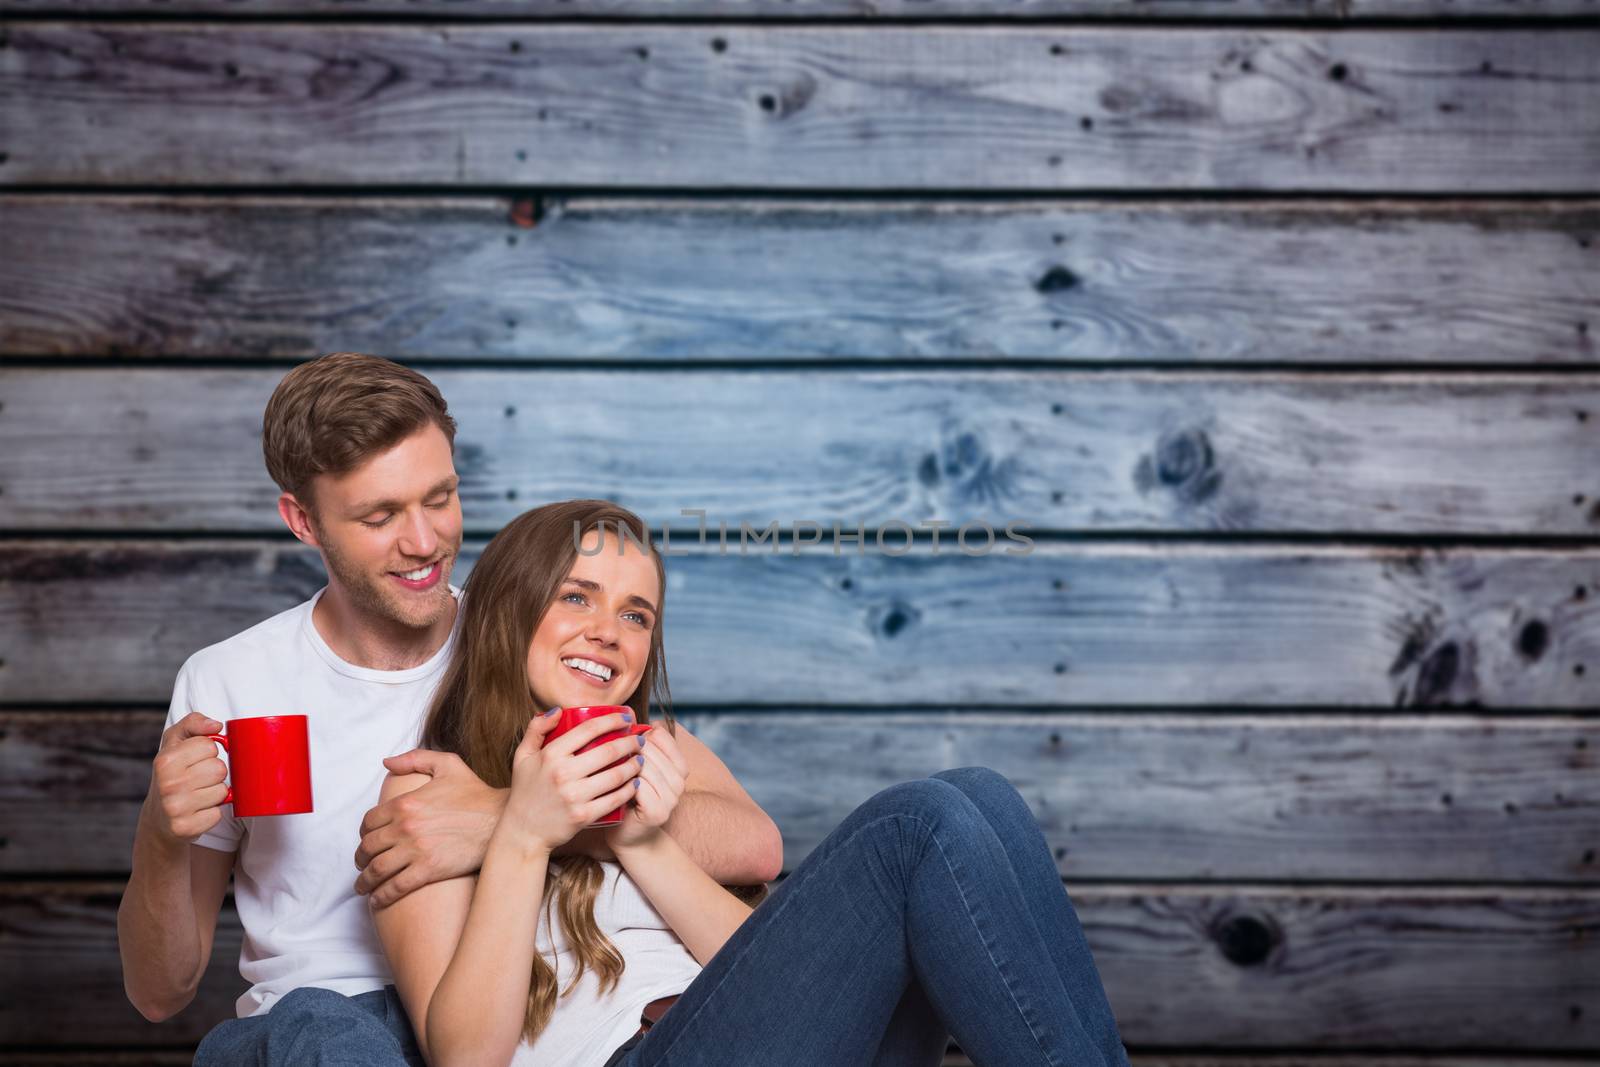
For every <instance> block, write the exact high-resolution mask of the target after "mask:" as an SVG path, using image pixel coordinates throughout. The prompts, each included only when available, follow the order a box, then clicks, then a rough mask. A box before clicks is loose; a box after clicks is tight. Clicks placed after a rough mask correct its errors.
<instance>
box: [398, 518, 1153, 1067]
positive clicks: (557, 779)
mask: <svg viewBox="0 0 1600 1067" xmlns="http://www.w3.org/2000/svg"><path fill="white" fill-rule="evenodd" d="M580 549H581V551H580ZM665 591H666V582H665V577H664V569H663V565H662V561H661V558H660V556H659V555H658V554H657V553H656V551H655V549H654V547H653V546H652V545H650V540H649V533H648V530H647V529H646V527H645V526H644V524H643V523H642V522H641V521H640V520H639V519H638V517H637V516H635V515H633V514H632V513H631V512H628V511H626V510H624V509H622V508H619V507H617V506H615V505H612V504H609V503H607V502H605V501H593V500H579V501H569V502H566V503H563V504H553V505H549V506H547V507H543V508H538V509H536V510H534V511H531V512H528V513H526V514H524V515H522V516H520V517H519V518H517V519H516V520H514V521H513V522H512V523H510V524H509V525H507V526H506V527H505V529H503V530H502V531H501V532H500V533H499V534H498V535H496V537H495V538H494V540H493V541H492V542H490V544H489V546H488V547H487V548H486V549H485V550H484V553H483V556H482V558H481V559H480V560H479V562H478V563H477V565H476V566H475V567H474V569H473V573H472V576H471V578H470V580H469V581H468V585H467V593H466V595H465V597H464V600H463V607H462V613H463V616H462V620H461V630H460V633H459V636H458V638H457V641H458V643H457V646H456V649H455V652H454V658H453V659H452V662H451V666H450V668H449V670H448V672H447V674H446V676H445V678H444V680H443V682H441V684H440V691H439V694H438V696H437V697H436V699H435V704H434V707H433V709H432V711H431V712H430V714H429V718H428V724H427V727H426V728H425V731H424V743H425V744H427V745H429V746H430V747H436V748H444V749H449V750H452V751H455V752H457V753H459V754H460V755H461V756H462V758H463V760H464V761H465V762H466V763H467V764H468V766H470V767H472V769H473V770H474V771H476V772H477V773H478V775H479V776H480V777H482V778H483V779H484V780H485V781H486V782H488V783H489V784H491V785H496V786H500V787H505V786H509V787H510V797H509V800H508V802H507V804H506V809H505V813H504V814H503V815H502V817H501V819H500V822H499V825H498V826H497V828H496V829H495V831H494V836H493V838H492V840H491V842H490V845H489V849H488V853H487V855H486V856H485V859H484V862H483V866H482V869H481V870H480V871H479V873H478V875H477V876H476V878H460V879H455V880H452V881H447V882H441V883H436V884H434V885H430V886H427V887H425V888H424V889H420V890H417V891H416V892H413V893H412V894H411V895H410V896H407V897H405V898H404V899H402V900H401V901H400V902H398V903H396V904H394V905H392V906H390V907H389V908H387V909H384V910H382V911H379V912H376V913H375V918H376V922H377V928H378V933H379V936H380V938H381V939H382V941H383V945H384V948H385V951H386V952H387V953H388V955H389V958H390V961H391V963H392V964H393V967H394V972H395V983H396V986H397V988H398V990H399V993H400V996H401V999H402V1000H403V1001H404V1003H405V1006H406V1010H407V1012H408V1014H409V1015H410V1018H411V1021H412V1025H413V1028H414V1029H415V1031H416V1036H417V1040H418V1043H419V1045H420V1047H421V1049H422V1051H423V1054H424V1056H425V1057H426V1058H427V1060H428V1062H429V1063H430V1064H431V1065H432V1067H447V1065H448V1067H454V1065H456V1064H493V1065H504V1064H507V1063H516V1064H528V1065H532V1064H539V1065H541V1067H600V1065H602V1064H604V1065H606V1067H642V1065H645V1064H652V1065H653V1064H671V1065H675V1067H676V1065H689V1064H693V1065H713V1064H739V1065H759V1064H788V1063H794V1064H807V1065H810V1064H827V1065H830V1067H832V1065H845V1064H863V1065H865V1064H877V1065H885V1067H887V1065H899V1064H907V1065H909V1064H924V1065H931V1064H937V1063H939V1062H940V1059H941V1058H942V1055H943V1052H944V1049H945V1046H946V1044H947V1042H948V1039H949V1036H950V1035H951V1034H953V1035H954V1036H955V1038H956V1040H957V1041H958V1042H959V1043H960V1045H961V1047H962V1049H963V1050H964V1051H965V1052H966V1053H967V1055H968V1056H970V1057H971V1058H972V1059H973V1060H974V1062H976V1063H979V1064H993V1065H999V1067H1013V1065H1024V1064H1053V1065H1073V1067H1078V1065H1094V1067H1100V1065H1107V1067H1109V1065H1114V1064H1126V1063H1127V1056H1126V1053H1125V1052H1124V1050H1123V1047H1122V1042H1121V1040H1120V1038H1119V1037H1118V1035H1117V1029H1116V1023H1115V1021H1114V1020H1113V1018H1112V1015H1111V1010H1110V1007H1109V1006H1108V1005H1107V1003H1106V999H1105V994H1104V991H1103V990H1102V989H1101V986H1100V980H1099V976H1098V974H1097V973H1096V971H1095V967H1094V962H1093V960H1092V958H1091V956H1090V953H1089V948H1088V945H1087V944H1086V943H1085V941H1084V938H1083V932H1082V929H1081V928H1080V926H1079V924H1078V920H1077V916H1076V914H1075V913H1074V911H1073V908H1072V905H1071V903H1070V901H1069V900H1068V899H1067V896H1066V893H1065V891H1064V890H1063V889H1062V886H1061V881H1060V878H1059V876H1058V874H1057V872H1056V868H1055V864H1054V862H1053V860H1052V859H1051V856H1050V852H1049V849H1048V847H1047V846H1046V844H1045V842H1044V838H1043V836H1042V835H1041V834H1040V832H1039V829H1038V827H1037V825H1036V824H1035V823H1034V821H1033V818H1032V815H1031V814H1030V813H1029V811H1028V808H1027V805H1026V804H1025V803H1023V801H1022V799H1021V798H1020V797H1019V796H1018V795H1017V793H1016V791H1015V790H1014V789H1012V788H1011V787H1010V786H1009V785H1008V784H1007V783H1006V782H1005V780H1004V779H1003V778H1001V777H1000V776H999V775H997V774H994V773H993V772H992V771H987V770H984V769H982V768H963V769H961V770H956V771H946V772H943V773H941V774H939V775H935V776H934V777H933V778H931V779H924V780H922V781H918V782H907V783H903V784H901V785H897V786H892V787H890V788H889V789H886V790H884V791H883V792H881V793H879V794H878V795H877V796H875V797H873V798H872V799H871V800H869V801H867V802H866V803H865V804H863V805H862V806H861V807H859V808H857V809H856V810H855V811H854V812H852V813H851V814H850V816H849V817H848V818H846V819H845V821H844V822H843V823H842V824H841V825H840V826H839V827H838V828H837V829H836V830H834V832H833V833H831V834H830V835H828V837H827V838H826V839H825V840H824V841H823V842H822V844H821V845H819V846H818V847H817V848H816V849H815V851H813V852H812V853H811V855H810V856H808V857H807V858H806V860H805V861H804V862H803V863H802V864H801V865H800V866H799V867H798V868H797V869H796V870H795V871H794V872H793V873H792V874H790V875H789V877H788V878H787V879H785V880H784V881H783V882H782V883H781V884H780V885H779V886H778V888H777V890H776V891H774V893H773V894H772V896H771V897H770V898H769V899H767V900H766V901H765V902H764V903H762V904H761V905H760V907H759V908H758V909H757V910H755V911H754V912H753V913H752V911H751V909H750V907H749V906H747V905H746V904H744V903H743V902H742V901H741V900H739V899H738V898H737V897H735V896H734V895H733V894H732V893H730V892H729V891H728V890H726V889H724V888H723V887H721V886H719V885H717V884H716V883H715V882H713V881H712V880H711V879H710V877H708V876H707V875H706V874H705V873H704V872H703V871H701V870H700V868H699V867H697V866H696V865H695V864H694V862H693V861H692V860H690V859H689V858H688V857H687V856H686V855H685V854H684V853H683V851H682V849H681V848H679V847H678V845H677V844H676V843H675V842H674V841H673V839H672V838H671V837H670V836H669V835H667V834H666V833H664V832H663V831H662V829H661V827H662V825H663V824H664V823H665V822H666V820H667V818H668V817H669V816H670V815H671V813H672V810H673V807H674V806H675V805H676V803H677V799H678V797H679V796H680V795H681V794H682V791H683V787H684V780H683V775H684V771H685V768H686V764H685V763H684V761H683V758H682V755H681V753H679V752H678V750H677V746H676V744H675V743H674V742H673V739H672V733H673V730H674V729H675V726H674V724H673V722H672V719H671V716H670V714H668V713H666V712H663V713H662V715H661V719H660V721H659V722H658V723H657V724H656V725H654V728H652V729H651V730H650V731H648V733H647V734H645V735H644V740H643V745H642V749H641V747H640V742H639V741H636V740H635V739H634V738H632V737H626V738H623V739H622V740H618V741H612V742H608V743H607V744H604V745H601V746H598V747H597V748H595V749H594V750H592V751H591V752H588V753H582V754H579V753H578V749H579V748H581V747H582V746H583V744H585V743H586V742H587V741H589V740H591V739H593V738H594V737H597V736H599V735H600V734H602V733H605V732H608V731H611V730H616V729H618V728H620V727H621V726H622V725H624V720H623V715H620V714H619V715H612V716H606V717H603V718H600V719H596V720H591V721H590V722H588V723H584V724H583V725H580V726H578V727H576V728H574V729H573V730H571V731H569V732H567V733H566V734H563V735H561V736H560V737H558V738H556V739H555V740H553V741H551V742H550V743H549V745H548V746H547V747H541V746H542V742H543V741H544V739H545V737H546V735H548V734H549V732H550V731H551V729H552V727H553V726H554V724H555V722H556V720H557V719H558V718H559V716H556V715H554V714H549V713H546V714H542V715H541V714H538V709H553V708H556V707H562V706H573V705H580V704H619V705H627V706H628V707H629V708H631V709H632V710H631V713H630V714H629V718H632V717H637V718H638V720H639V721H640V722H647V721H650V719H651V703H650V701H651V696H652V694H654V693H656V692H657V691H659V692H660V693H662V694H663V695H664V694H665V692H666V676H665V669H664V659H663V653H662V640H661V610H662V608H663V607H664V604H663V597H664V594H665ZM630 757H631V758H630ZM619 759H624V760H625V762H624V763H623V764H622V765H620V766H617V767H611V766H610V764H612V763H615V762H616V761H617V760H619ZM420 784H421V779H420V778H414V779H408V778H396V779H391V780H390V781H388V782H386V783H385V785H384V798H385V799H388V798H389V797H391V796H395V795H397V794H399V793H400V792H404V791H406V790H407V789H411V788H416V787H417V786H418V785H420ZM619 806H623V807H624V809H625V811H624V816H623V819H622V821H621V822H620V823H619V824H617V825H616V826H614V827H610V828H608V829H606V830H604V831H603V833H604V839H605V841H606V843H607V844H608V845H609V846H610V848H611V850H612V851H613V852H614V853H615V855H616V858H617V862H616V863H605V864H599V863H596V862H595V861H593V860H587V859H583V858H581V857H580V858H574V859H562V860H559V861H554V862H553V861H552V860H551V858H550V857H551V852H552V850H554V849H555V848H556V847H558V846H560V845H561V844H563V843H565V842H567V841H569V840H570V839H572V838H573V837H574V836H575V835H576V834H578V833H580V832H591V833H593V832H595V831H585V830H584V828H585V827H586V826H588V825H589V824H590V823H591V822H593V821H594V820H596V819H597V818H598V817H600V816H601V815H603V814H605V813H606V812H608V811H611V810H613V809H615V808H617V807H619ZM540 900H543V901H544V902H545V906H542V907H534V906H530V905H531V902H534V901H540ZM546 957H553V958H554V960H555V966H554V967H553V968H552V966H551V964H550V963H549V962H547V960H546ZM674 993H679V994H681V996H680V997H679V998H678V999H677V1001H676V1003H674V1004H673V1005H672V1007H671V1009H670V1010H669V1011H667V1012H666V1014H665V1016H664V1017H662V1018H661V1020H660V1021H659V1022H658V1023H656V1024H655V1025H654V1026H651V1027H649V1028H648V1030H647V1031H640V1032H639V1033H638V1034H636V1035H634V1036H632V1037H628V1035H629V1034H631V1033H632V1032H633V1030H634V1028H635V1027H636V1026H637V1025H638V1019H639V1011H640V1009H641V1008H642V1007H643V1006H644V1005H646V1004H647V1003H650V1002H652V1001H655V1000H657V999H658V998H661V997H664V996H667V995H670V994H674Z"/></svg>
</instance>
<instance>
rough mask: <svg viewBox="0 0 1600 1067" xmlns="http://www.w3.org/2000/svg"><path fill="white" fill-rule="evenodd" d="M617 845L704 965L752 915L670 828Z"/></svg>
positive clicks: (622, 859) (626, 864)
mask: <svg viewBox="0 0 1600 1067" xmlns="http://www.w3.org/2000/svg"><path fill="white" fill-rule="evenodd" d="M615 849H616V853H617V862H619V863H621V864H622V869H623V870H625V871H627V872H628V876H629V877H631V878H632V879H633V880H634V882H636V883H637V884H638V886H639V890H640V891H641V892H642V893H644V895H645V896H646V897H647V898H648V899H649V901H650V903H651V904H653V905H654V906H655V909H656V910H657V911H659V912H660V913H661V917H662V918H663V919H665V920H667V925H668V926H671V927H672V931H673V933H675V934H677V935H678V938H679V940H681V941H682V942H683V944H684V947H685V948H687V949H688V950H689V953H690V955H692V956H694V958H695V959H697V960H699V961H700V963H701V965H702V966H703V965H705V964H707V963H710V962H711V957H712V956H715V955H716V954H717V950H718V949H720V948H721V947H722V945H723V943H724V942H726V941H727V940H728V938H730V937H732V936H733V932H734V931H735V930H737V929H739V927H740V925H741V924H742V923H743V922H744V921H745V920H746V919H748V918H749V917H750V911H751V908H750V906H749V905H748V904H746V903H744V901H742V900H740V899H739V898H738V897H736V896H734V895H733V894H732V893H730V892H728V891H727V890H726V889H724V888H722V886H720V885H718V884H717V883H716V882H714V881H712V879H711V876H710V875H708V874H706V872H705V871H703V870H701V869H700V865H699V864H697V863H695V861H694V860H692V859H690V858H689V854H688V853H687V852H685V851H684V850H683V846H682V845H680V844H678V842H677V841H675V840H673V838H672V836H671V835H670V834H666V833H657V834H656V835H655V836H654V837H652V838H650V839H648V840H646V841H643V842H640V843H639V844H635V845H617V846H615Z"/></svg>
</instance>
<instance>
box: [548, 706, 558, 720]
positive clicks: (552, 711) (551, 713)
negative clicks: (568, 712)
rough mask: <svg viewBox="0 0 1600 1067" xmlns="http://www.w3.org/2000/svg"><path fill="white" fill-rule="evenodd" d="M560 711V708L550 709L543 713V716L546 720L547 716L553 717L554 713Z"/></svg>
mask: <svg viewBox="0 0 1600 1067" xmlns="http://www.w3.org/2000/svg"><path fill="white" fill-rule="evenodd" d="M560 710H561V709H560V708H551V709H550V710H549V711H547V712H545V716H546V717H547V718H548V717H549V716H551V715H554V714H555V713H556V712H558V711H560Z"/></svg>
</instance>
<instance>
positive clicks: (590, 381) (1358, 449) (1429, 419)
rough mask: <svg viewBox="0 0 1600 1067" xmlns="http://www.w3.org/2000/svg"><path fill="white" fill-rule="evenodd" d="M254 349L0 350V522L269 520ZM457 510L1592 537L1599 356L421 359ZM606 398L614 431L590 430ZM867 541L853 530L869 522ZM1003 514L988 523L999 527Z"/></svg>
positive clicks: (199, 526)
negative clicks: (968, 365) (1442, 360)
mask: <svg viewBox="0 0 1600 1067" xmlns="http://www.w3.org/2000/svg"><path fill="white" fill-rule="evenodd" d="M282 374H283V372H282V371H281V370H277V369H265V370H256V369H252V370H244V369H241V370H211V369H204V370H202V369H194V370H156V369H152V368H140V369H130V368H122V367H118V368H113V369H87V368H74V369H34V368H29V369H23V368H12V369H0V527H4V528H7V529H11V530H30V529H35V530H41V529H42V530H61V529H79V530H126V529H130V528H131V529H143V530H149V531H156V530H254V531H261V532H267V531H276V530H279V529H281V525H280V522H279V519H278V516H277V511H276V505H275V503H274V502H275V501H276V499H277V495H278V490H277V488H276V487H275V486H274V485H273V484H272V482H271V481H270V480H269V479H268V477H267V475H266V471H265V467H264V465H263V463H262V459H261V450H260V425H261V411H262V409H263V408H264V407H265V405H266V401H267V398H268V396H269V395H270V394H271V391H272V389H273V387H274V386H275V385H276V384H277V382H278V380H279V379H280V378H281V377H282ZM431 377H432V378H433V380H434V381H435V382H437V384H438V385H439V387H440V389H441V390H442V391H443V393H444V395H445V398H446V399H447V401H448V402H449V403H450V406H451V410H452V413H453V414H454V416H455V418H456V421H457V423H458V425H459V426H460V432H459V435H458V437H457V441H456V446H457V448H456V465H457V469H458V470H459V472H460V473H461V476H462V486H461V494H462V502H463V506H464V511H465V515H466V519H467V522H468V524H469V528H471V529H475V530H480V531H485V532H488V531H493V530H495V529H498V528H499V527H500V526H501V525H502V524H504V523H505V522H506V521H508V520H509V519H511V518H512V517H514V516H515V515H518V514H520V513H521V512H522V511H523V510H525V509H526V508H528V507H530V506H533V505H534V504H536V503H539V502H543V501H548V500H559V499H567V498H571V497H579V496H601V497H606V498H608V499H613V500H616V501H617V502H618V503H621V504H623V505H625V506H627V507H629V508H632V509H633V510H635V511H637V512H638V513H639V514H640V515H642V516H644V517H645V518H646V520H647V521H649V522H650V523H651V524H652V526H654V527H657V528H659V527H661V526H663V525H672V526H676V527H680V528H681V527H685V526H689V527H692V526H694V525H695V523H696V522H697V519H696V518H695V517H693V516H688V515H686V514H685V512H686V511H687V510H703V511H705V512H706V521H707V522H708V523H709V524H711V528H712V529H713V531H714V530H715V528H716V523H718V522H719V521H721V522H726V523H728V524H730V527H731V529H732V530H733V532H734V534H735V535H737V532H738V527H739V524H740V523H741V522H744V523H749V524H750V525H751V526H752V528H754V529H757V530H764V529H766V528H767V527H768V526H769V525H770V524H771V523H773V522H777V523H779V524H780V526H781V527H782V528H784V529H788V528H791V527H793V526H794V525H795V524H797V523H800V522H802V521H810V522H814V523H820V524H822V525H823V526H824V528H829V527H830V526H831V524H832V523H833V522H836V521H837V522H839V523H840V524H841V526H842V527H844V528H847V529H850V530H855V529H857V527H858V526H859V525H861V524H865V526H866V527H867V529H868V530H869V531H871V530H873V529H875V528H878V527H888V528H889V531H890V536H891V537H893V538H895V540H894V541H893V544H898V543H899V541H900V539H901V537H902V535H901V534H900V533H899V527H895V526H894V525H893V524H894V523H896V522H898V523H901V524H903V525H904V526H905V527H909V528H912V529H916V528H918V527H919V524H921V523H924V522H932V521H947V522H951V523H954V524H957V525H959V524H962V523H966V522H969V521H985V522H988V523H989V524H990V525H991V526H993V527H994V528H995V529H996V530H997V531H999V530H1001V529H1002V528H1003V527H1004V526H1005V525H1006V524H1007V523H1010V522H1013V521H1015V522H1019V523H1023V524H1026V526H1027V527H1028V528H1030V529H1032V530H1052V529H1054V530H1072V531H1092V532H1127V531H1152V532H1168V531H1200V532H1213V531H1214V532H1251V533H1281V532H1289V533H1350V534H1362V533H1406V534H1512V535H1515V534H1520V533H1524V532H1527V531H1530V530H1537V531H1539V532H1540V533H1544V534H1567V535H1579V536H1582V535H1592V534H1594V533H1596V532H1597V531H1600V482H1597V480H1596V477H1597V476H1596V472H1597V471H1600V378H1594V377H1590V376H1587V375H1585V376H1573V375H1561V374H1548V375H1527V374H1485V375H1481V376H1480V375H1461V374H1431V375H1423V374H1404V375H1383V376H1374V375H1368V374H1353V373H1344V374H1303V375H1302V374H1271V375H1262V374H1247V373H1237V374H1235V373H1228V372H1204V373H1202V372H1185V373H1181V374H1179V373H1167V372H1156V371H1150V372H1094V373H1090V372H1073V371H1062V370H1037V371H1019V370H1006V371H966V370H962V371H945V372H939V371H935V372H918V371H862V370H827V369H821V368H812V369H807V370H804V371H801V370H799V369H795V370H773V371H749V370H746V371H724V370H720V369H702V370H687V371H686V370H676V371H671V370H663V371H655V370H640V371H632V370H628V371H609V372H608V371H578V370H573V371H567V370H537V371H535V370H483V371H448V370H447V371H436V372H431ZM618 413H622V416H621V417H622V418H623V423H622V426H623V430H622V432H606V429H607V428H608V427H609V426H611V425H613V424H615V423H616V422H617V420H618V418H619V414H618ZM868 536H869V538H870V537H871V536H872V534H871V533H870V532H869V534H868ZM1002 539H1003V535H1002Z"/></svg>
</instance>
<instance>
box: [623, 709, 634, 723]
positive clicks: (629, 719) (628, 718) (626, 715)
mask: <svg viewBox="0 0 1600 1067" xmlns="http://www.w3.org/2000/svg"><path fill="white" fill-rule="evenodd" d="M622 721H623V722H632V721H633V712H631V711H625V712H623V713H622Z"/></svg>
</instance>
